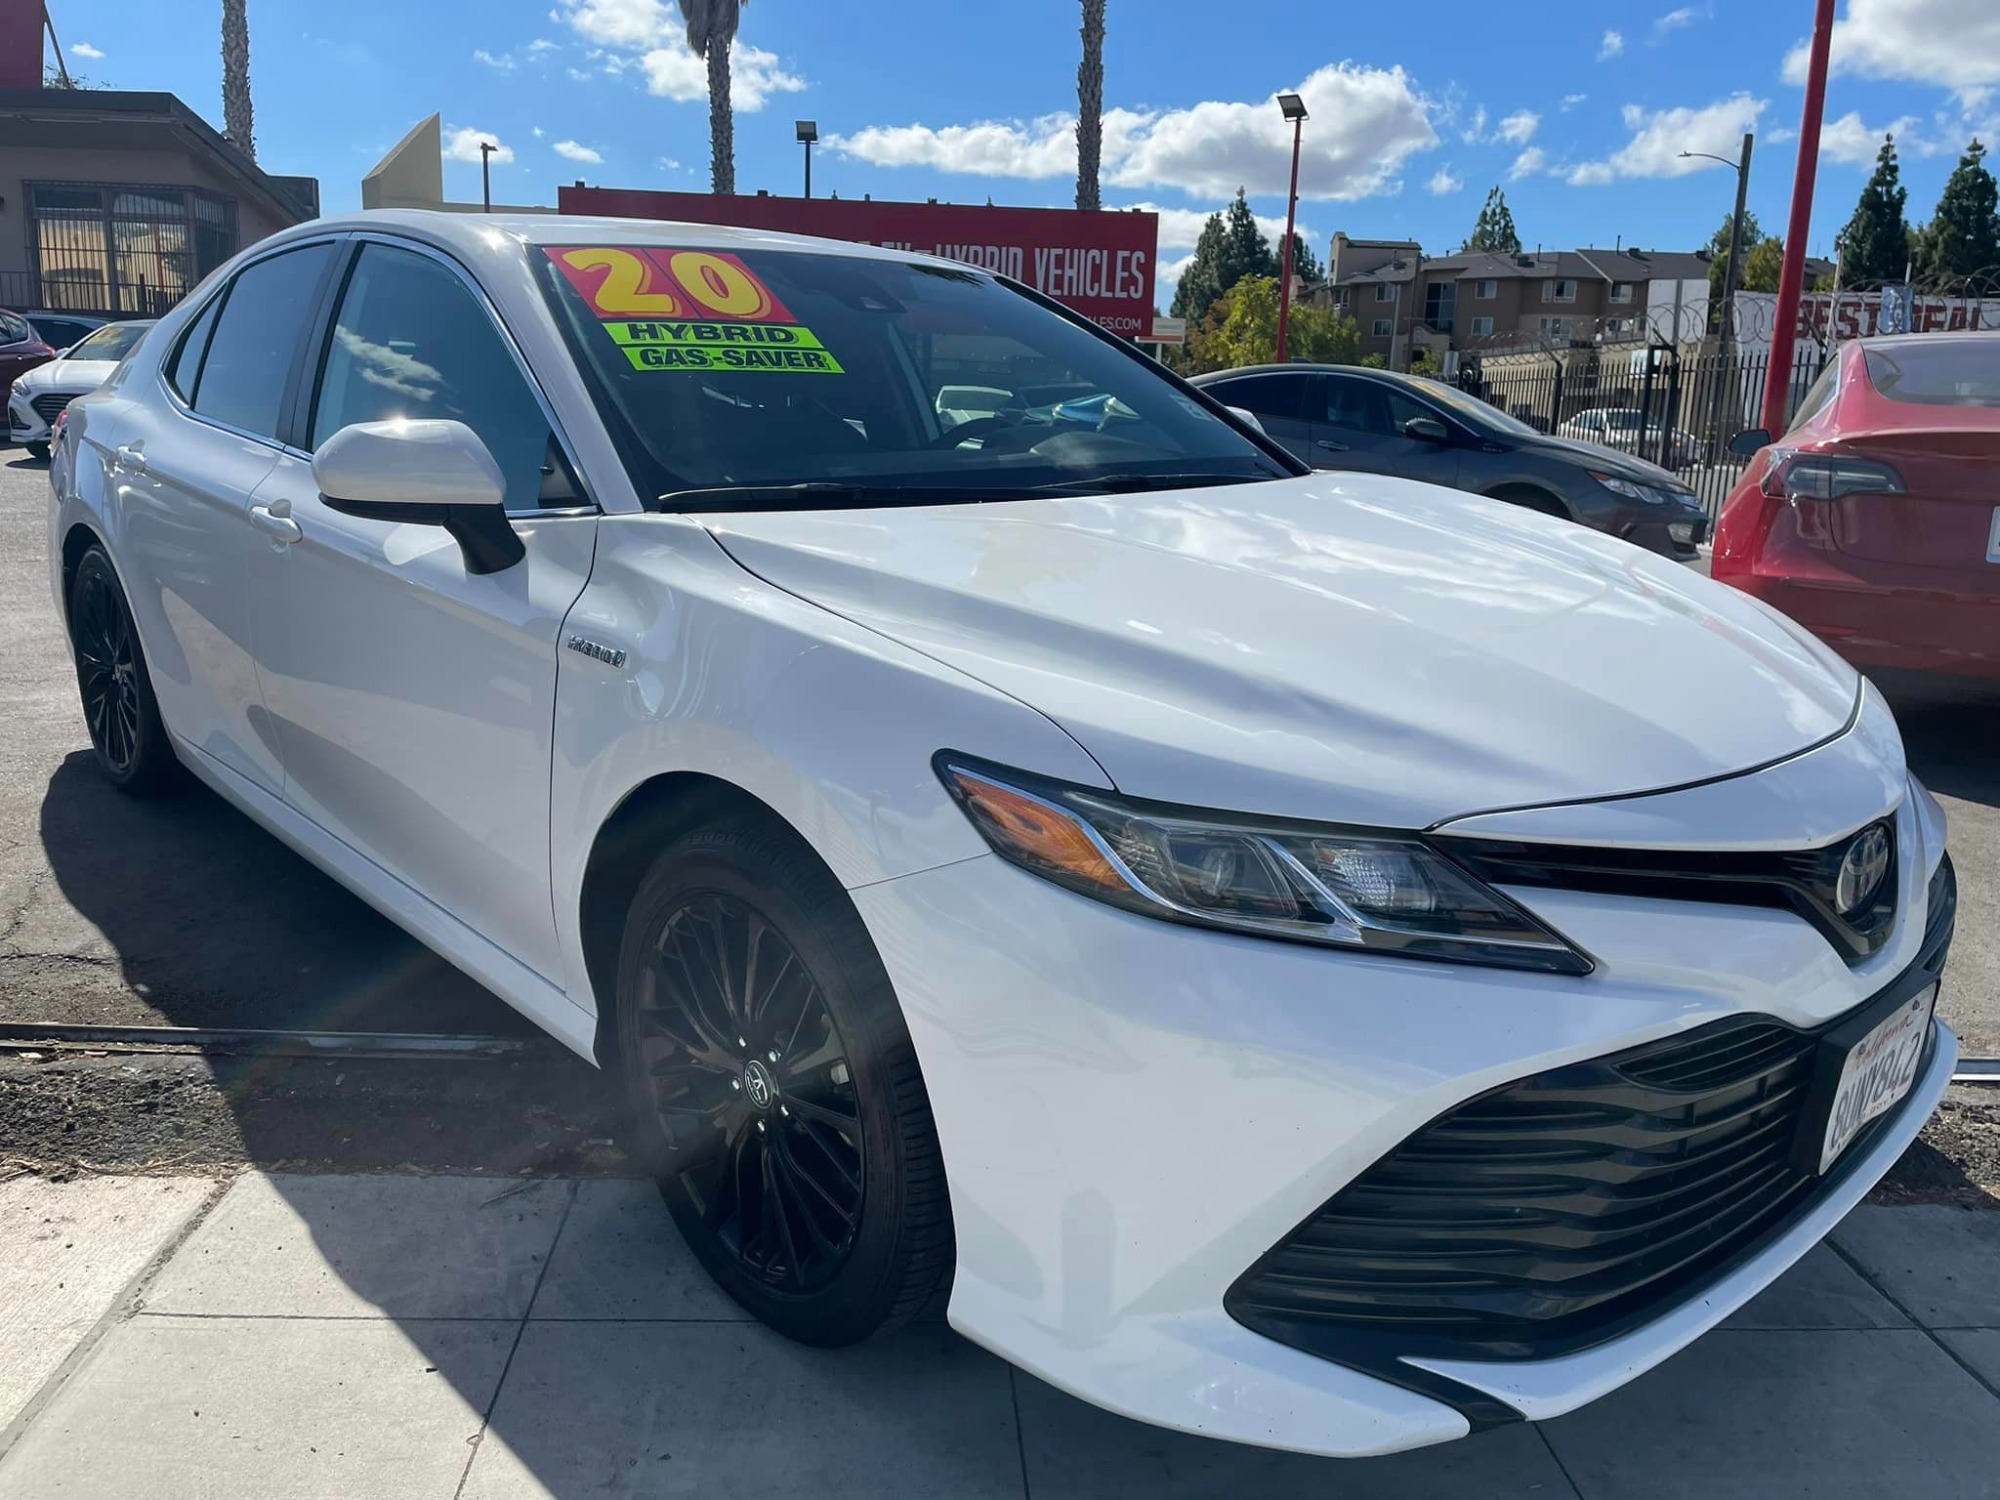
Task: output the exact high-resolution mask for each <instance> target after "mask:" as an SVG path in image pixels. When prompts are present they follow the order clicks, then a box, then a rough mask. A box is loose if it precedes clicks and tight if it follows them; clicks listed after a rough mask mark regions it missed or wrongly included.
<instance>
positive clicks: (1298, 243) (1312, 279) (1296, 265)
mask: <svg viewBox="0 0 2000 1500" xmlns="http://www.w3.org/2000/svg"><path fill="white" fill-rule="evenodd" d="M1292 274H1293V275H1294V276H1296V277H1298V278H1299V280H1301V281H1303V282H1304V283H1305V284H1306V285H1307V286H1312V285H1314V284H1315V283H1317V282H1321V281H1324V280H1326V267H1325V266H1323V265H1321V264H1320V262H1319V257H1318V256H1316V255H1314V254H1313V253H1312V246H1310V245H1308V244H1307V243H1306V239H1305V236H1304V235H1302V234H1300V233H1299V232H1298V231H1297V230H1296V229H1295V230H1293V231H1292Z"/></svg>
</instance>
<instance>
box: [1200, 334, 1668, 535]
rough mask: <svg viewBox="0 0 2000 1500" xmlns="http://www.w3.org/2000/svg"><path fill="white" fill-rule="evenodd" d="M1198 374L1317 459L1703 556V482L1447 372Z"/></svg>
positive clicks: (1290, 369)
mask: <svg viewBox="0 0 2000 1500" xmlns="http://www.w3.org/2000/svg"><path fill="white" fill-rule="evenodd" d="M1194 383H1195V384H1196V385H1198V386H1200V387H1201V388H1202V389H1203V390H1204V391H1206V392H1207V393H1208V394H1209V395H1211V396H1213V397H1214V398H1215V399H1216V400H1218V401H1221V402H1224V403H1226V404H1227V405H1230V406H1236V407H1241V408H1242V409H1243V410H1245V411H1248V412H1252V413H1254V414H1255V415H1256V418H1257V420H1258V422H1259V423H1261V424H1262V425H1263V428H1264V430H1265V432H1267V433H1269V434H1270V435H1271V436H1272V437H1273V438H1275V439H1276V440H1277V441H1278V442H1280V443H1282V444H1283V445H1284V446H1285V447H1287V448H1289V449H1290V450H1291V451H1292V452H1293V453H1294V454H1296V455H1297V456H1298V457H1299V458H1301V459H1303V460H1304V461H1305V462H1307V463H1309V464H1311V465H1312V466H1313V467H1314V468H1316V469H1359V470H1364V471H1366V472H1368V473H1371V474H1394V475H1397V476H1398V477H1400V478H1403V479H1420V480H1423V481H1424V482H1425V483H1426V484H1442V485H1448V486H1450V487H1451V488H1453V489H1461V490H1471V491H1473V492H1474V493H1476V494H1481V495H1490V496H1492V497H1493V498H1494V499H1495V500H1506V501H1511V502H1512V503H1513V504H1516V505H1525V506H1527V507H1529V508H1530V509H1532V510H1539V511H1544V512H1546V513H1547V514H1549V515H1552V516H1563V517H1565V518H1567V519H1569V520H1572V521H1580V522H1582V523H1583V524H1584V525H1586V526H1594V527H1596V528H1597V529H1598V530H1599V531H1608V532H1610V533H1611V534H1612V535H1613V536H1620V537H1623V538H1625V539H1626V540H1627V541H1630V542H1636V543H1637V544H1638V545H1640V546H1642V547H1648V548H1651V549H1652V550H1653V551H1655V552H1663V553H1665V554H1667V555H1668V556H1670V557H1690V556H1693V555H1694V551H1695V547H1696V544H1697V543H1699V542H1700V541H1702V540H1703V538H1704V537H1705V536H1706V534H1707V531H1708V515H1707V512H1705V511H1704V510H1703V509H1702V506H1701V502H1700V501H1699V500H1697V499H1696V498H1695V495H1694V492H1693V491H1692V490H1690V489H1689V488H1688V487H1687V486H1686V485H1685V484H1683V483H1682V482H1681V481H1680V480H1678V479H1676V478H1675V477H1674V476H1673V475H1671V474H1669V473H1668V472H1667V471H1666V470H1665V469H1662V468H1660V467H1659V466H1658V465H1657V464H1650V463H1647V462H1646V461H1645V460H1644V459H1641V458H1634V457H1633V456H1632V455H1631V454H1629V453H1618V452H1615V451H1613V450H1612V449H1609V448H1602V447H1599V446H1598V445H1597V444H1595V443H1579V442H1573V441H1571V440H1570V439H1568V438H1560V437H1550V436H1549V435H1548V434H1546V433H1541V432H1537V431H1535V429H1534V428H1532V427H1530V426H1528V425H1527V424H1526V423H1524V422H1517V421H1515V420H1514V418H1512V417H1510V416H1508V415H1507V414H1506V413H1505V412H1503V411H1500V410H1498V409H1497V408H1495V407H1491V406H1488V405H1487V404H1486V403H1485V402H1484V401H1480V400H1478V399H1477V398H1475V397H1472V396H1468V395H1466V394H1465V393H1464V392H1463V391H1460V390H1457V389H1455V388H1453V387H1451V386H1448V385H1445V384H1443V383H1442V382H1440V381H1436V380H1426V379H1424V378H1422V377H1421V376H1414V375H1396V374H1392V373H1390V372H1389V371H1387V370H1364V369H1358V368H1356V367H1354V366H1352V365H1253V366H1251V367H1250V368H1248V369H1243V370H1218V371H1216V372H1215V373H1213V374H1209V375H1197V376H1196V377H1195V379H1194Z"/></svg>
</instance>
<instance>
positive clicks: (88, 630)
mask: <svg viewBox="0 0 2000 1500" xmlns="http://www.w3.org/2000/svg"><path fill="white" fill-rule="evenodd" d="M69 638H70V648H71V650H72V652H73V653H74V655H75V657H76V682H77V691H78V695H79V696H80V697H81V698H82V700H83V720H84V725H85V727H86V728H87V729H88V730H89V732H90V747H91V749H92V750H94V751H95V752H96V753H97V763H98V765H99V767H100V768H102V770H103V772H104V774H105V776H106V777H107V778H109V779H110V781H111V783H112V784H113V785H114V786H116V787H118V788H119V789H120V790H122V791H127V792H131V793H133V794H134V795H150V794H152V793H155V792H159V791H162V790H165V789H167V788H168V787H169V786H170V785H171V784H172V783H173V781H174V779H175V776H176V773H177V772H178V771H179V763H178V761H176V759H175V758H174V752H173V748H172V746H171V745H169V744H168V742H167V732H166V726H165V725H164V724H163V723H162V722H161V719H160V710H159V705H158V704H157V702H155V700H154V698H153V685H152V680H151V678H149V677H148V675H147V673H146V656H145V652H144V650H143V649H142V648H141V647H140V644H139V632H138V630H137V628H136V627H135V626H134V625H133V623H132V610H131V607H130V606H129V605H128V604H127V603H126V602H125V591H124V590H123V589H121V588H120V587H119V586H118V575H117V574H116V573H115V572H114V571H113V570H112V567H111V559H110V558H108V557H107V556H105V554H104V550H103V548H101V547H92V548H91V549H90V550H89V551H87V552H85V553H84V555H83V557H82V558H81V559H80V560H79V561H78V563H77V566H76V574H75V577H74V578H73V579H72V581H71V584H70V596H69Z"/></svg>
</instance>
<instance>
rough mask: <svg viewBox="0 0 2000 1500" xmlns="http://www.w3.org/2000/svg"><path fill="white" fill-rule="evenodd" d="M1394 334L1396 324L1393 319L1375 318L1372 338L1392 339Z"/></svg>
mask: <svg viewBox="0 0 2000 1500" xmlns="http://www.w3.org/2000/svg"><path fill="white" fill-rule="evenodd" d="M1395 332H1396V324H1395V320H1394V319H1392V318H1377V319H1376V320H1375V328H1374V336H1375V337H1376V338H1378V339H1386V338H1389V337H1392V336H1393V335H1394V334H1395Z"/></svg>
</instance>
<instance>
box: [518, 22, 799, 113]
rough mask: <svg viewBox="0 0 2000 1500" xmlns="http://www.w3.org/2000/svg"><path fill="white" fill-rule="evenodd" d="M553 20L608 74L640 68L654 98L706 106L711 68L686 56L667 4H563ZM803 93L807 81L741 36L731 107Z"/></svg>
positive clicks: (733, 61)
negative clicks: (591, 47) (590, 46)
mask: <svg viewBox="0 0 2000 1500" xmlns="http://www.w3.org/2000/svg"><path fill="white" fill-rule="evenodd" d="M550 15H551V16H552V17H554V18H555V19H557V20H561V21H564V22H566V23H568V25H569V26H570V27H572V28H573V29H574V30H575V31H576V32H577V34H578V35H580V36H581V37H583V38H584V40H586V41H588V42H593V43H595V44H596V45H597V47H598V48H600V49H601V51H600V52H598V53H593V54H592V60H593V61H599V62H601V63H602V66H603V69H604V71H605V72H607V73H613V74H616V73H622V72H624V71H625V70H626V69H627V68H631V67H634V66H636V67H638V68H639V69H640V70H641V71H642V72H644V74H645V75H646V91H647V92H648V93H650V94H653V95H656V96H657V97H659V98H662V99H672V100H674V101H675V102H676V103H680V104H693V103H696V102H700V101H706V100H707V98H708V64H707V62H706V61H704V60H703V59H702V58H699V57H697V56H695V54H694V53H692V52H690V51H689V50H688V45H687V37H686V32H685V28H684V27H683V26H682V25H681V19H680V12H679V11H677V10H674V9H672V8H671V7H669V6H668V5H666V4H665V3H663V0H561V9H560V10H556V11H551V12H550ZM572 76H575V75H574V72H573V73H572ZM805 87H806V81H805V79H803V78H801V77H800V76H799V75H798V74H796V73H792V72H790V71H788V70H787V69H786V68H785V67H783V66H782V64H781V63H780V62H779V60H778V55H777V54H776V53H775V52H767V51H765V50H764V49H763V48H762V47H756V46H752V45H751V44H750V43H748V42H745V41H744V40H743V39H742V38H741V37H740V36H739V37H738V38H737V40H736V43H735V45H734V46H732V47H731V48H730V49H729V102H730V103H731V104H732V105H734V106H735V107H736V108H737V109H739V110H741V111H742V112H743V113H745V114H751V113H754V112H756V111H757V110H760V109H762V108H763V107H764V106H765V104H766V103H768V102H769V101H770V99H771V96H772V95H774V94H796V93H799V92H800V91H801V90H803V89H804V88H805Z"/></svg>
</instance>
